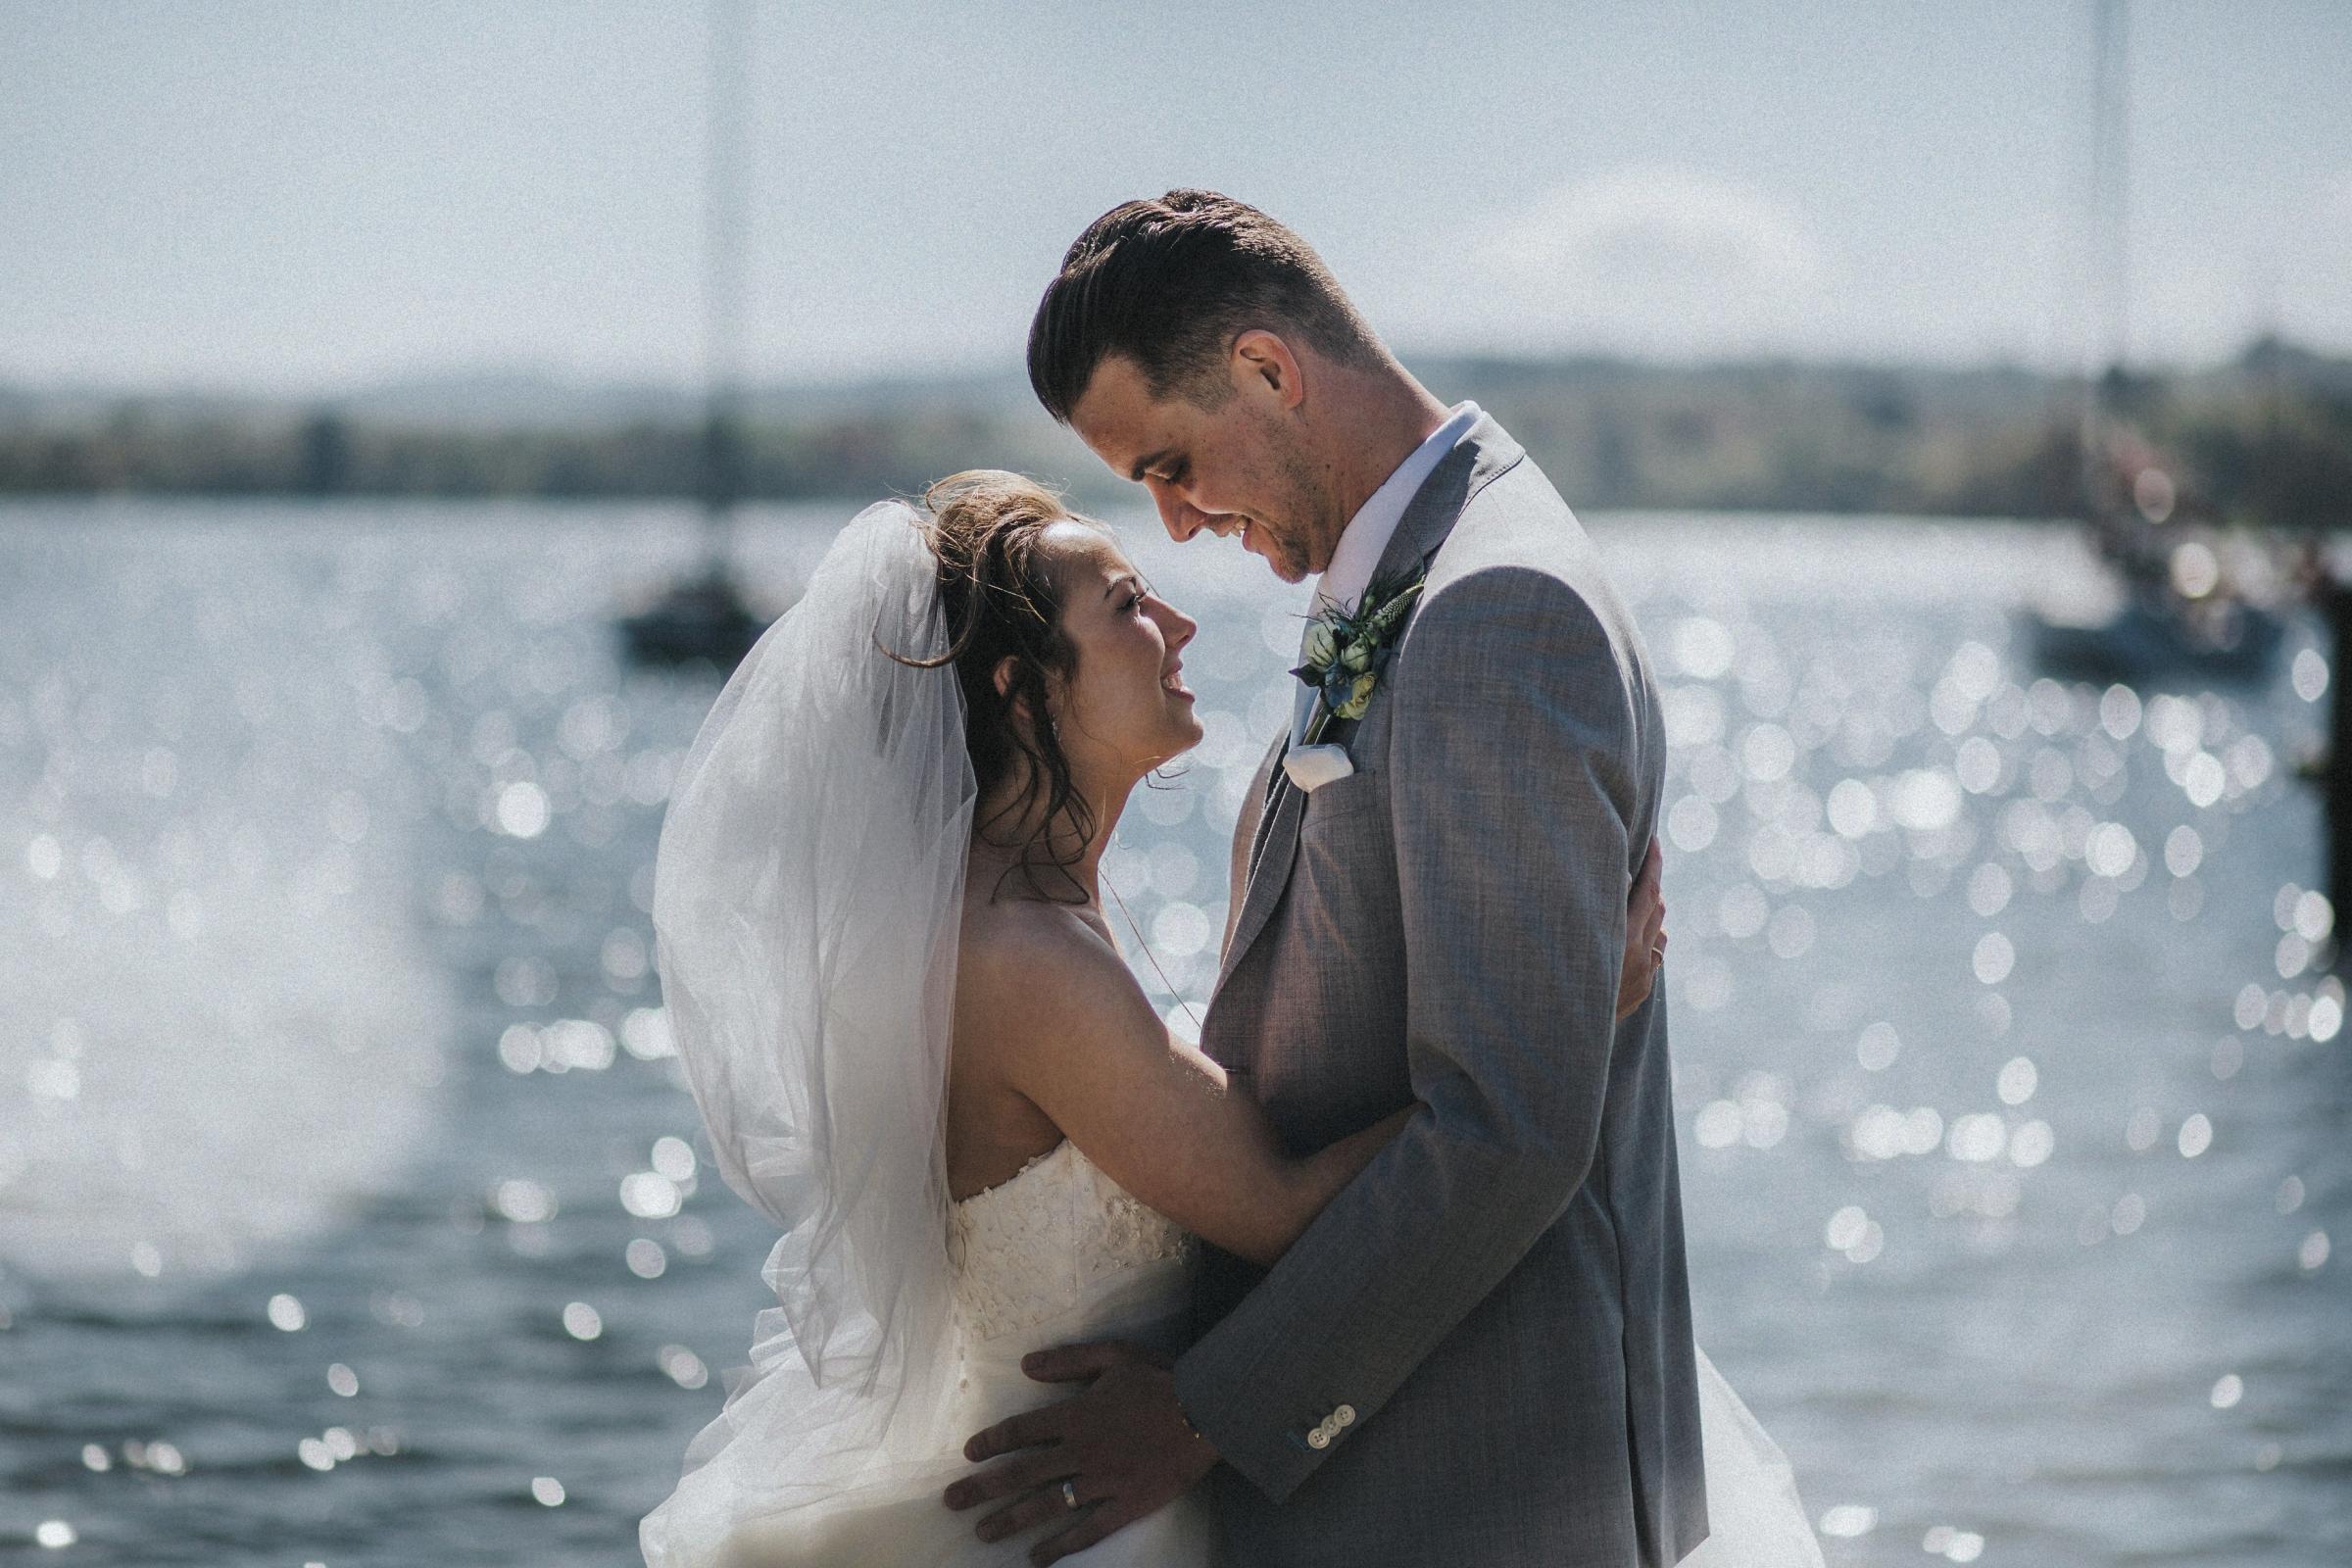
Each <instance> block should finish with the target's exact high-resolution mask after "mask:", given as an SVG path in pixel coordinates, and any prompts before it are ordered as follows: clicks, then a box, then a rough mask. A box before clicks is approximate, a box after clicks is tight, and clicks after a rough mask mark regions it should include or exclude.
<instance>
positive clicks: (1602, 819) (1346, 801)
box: [1176, 418, 1706, 1568]
mask: <svg viewBox="0 0 2352 1568" xmlns="http://www.w3.org/2000/svg"><path fill="white" fill-rule="evenodd" d="M1423 565H1426V567H1427V569H1428V586H1427V588H1426V589H1425V591H1424V592H1423V594H1422V596H1421V599H1420V601H1419V602H1418V604H1417V605H1416V607H1415V609H1414V611H1413V613H1412V618H1411V620H1410V621H1409V622H1408V624H1407V627H1406V630H1405V632H1404V635H1403V639H1402V641H1401V642H1400V643H1399V645H1398V647H1397V655H1396V659H1395V661H1394V662H1393V663H1392V664H1391V665H1390V667H1389V670H1388V673H1387V675H1386V677H1385V678H1384V680H1383V683H1382V685H1381V688H1380V690H1379V692H1378V693H1377V694H1376V695H1375V696H1374V698H1373V699H1372V703H1371V707H1370V709H1369V710H1368V711H1366V712H1365V714H1364V716H1363V717H1362V718H1361V719H1360V720H1358V721H1356V722H1355V723H1353V724H1339V725H1335V726H1333V728H1332V730H1331V731H1330V732H1329V733H1328V734H1327V736H1326V737H1325V738H1326V739H1335V738H1336V739H1338V740H1340V741H1342V742H1343V743H1345V744H1346V745H1347V747H1348V752H1349V754H1350V756H1351V757H1352V758H1353V760H1354V762H1355V768H1356V771H1355V773H1354V774H1353V775H1352V776H1351V777H1348V778H1345V779H1342V780H1340V781H1338V782H1336V783H1333V784H1327V785H1325V786H1324V787H1322V788H1321V789H1318V790H1316V791H1314V792H1313V793H1312V794H1311V795H1310V794H1304V793H1302V792H1300V791H1299V790H1298V789H1297V788H1296V787H1294V786H1293V785H1292V784H1291V783H1290V782H1289V781H1288V779H1287V778H1286V777H1284V776H1283V775H1282V774H1281V772H1280V771H1279V767H1278V763H1279V760H1280V758H1281V754H1282V751H1283V748H1284V745H1285V744H1286V743H1287V740H1288V737H1287V736H1286V737H1283V738H1282V739H1280V740H1277V742H1276V743H1275V747H1274V749H1273V751H1272V752H1271V753H1269V755H1268V757H1267V759H1266V761H1265V764H1264V766H1263V767H1262V768H1261V769H1260V772H1259V783H1258V788H1257V789H1256V790H1254V791H1253V792H1252V795H1251V802H1252V804H1251V806H1250V808H1249V809H1245V811H1244V813H1243V818H1242V821H1241V824H1240V826H1239V828H1238V830H1237V832H1236V834H1235V852H1234V887H1235V889H1236V890H1237V896H1236V899H1235V903H1234V909H1235V913H1234V915H1233V918H1232V923H1231V925H1230V927H1229V929H1228V931H1227V935H1226V945H1225V953H1224V960H1223V964H1222V967H1221V969H1220V972H1219V975H1218V979H1217V989H1216V992H1215V995H1214V998H1213V1000H1212V1001H1211V1003H1210V1005H1209V1010H1208V1014H1207V1017H1206V1019H1205V1021H1204V1024H1203V1028H1202V1036H1201V1045H1202V1047H1203V1049H1204V1050H1205V1051H1206V1052H1207V1053H1208V1054H1210V1055H1211V1056H1212V1057H1214V1058H1215V1059H1216V1060H1218V1061H1219V1062H1221V1063H1223V1064H1224V1065H1226V1066H1227V1067H1228V1068H1229V1069H1231V1070H1232V1071H1233V1073H1234V1074H1235V1079H1234V1082H1235V1085H1236V1088H1237V1089H1238V1090H1241V1091H1245V1092H1249V1093H1251V1094H1253V1095H1254V1096H1255V1097H1256V1099H1257V1100H1258V1101H1259V1103H1262V1104H1263V1105H1264V1107H1265V1108H1266V1111H1267V1112H1268V1114H1269V1115H1270V1116H1271V1117H1272V1119H1273V1122H1274V1124H1275V1126H1276V1128H1277V1129H1278V1130H1279V1132H1280V1134H1281V1136H1282V1138H1283V1139H1284V1141H1285V1143H1286V1144H1287V1145H1288V1146H1289V1147H1290V1148H1291V1149H1293V1150H1294V1151H1306V1150H1311V1149H1315V1148H1319V1147H1321V1146H1322V1145H1324V1144H1327V1143H1329V1142H1331V1141H1332V1140H1334V1139H1336V1138H1339V1137H1341V1136H1342V1135H1344V1134H1346V1133H1348V1132H1350V1131H1352V1130H1354V1129H1356V1128H1359V1127H1363V1126H1366V1125H1368V1124H1369V1123H1371V1122H1373V1121H1376V1120H1378V1119H1379V1118H1380V1117H1382V1116H1384V1115H1386V1114H1388V1113H1389V1112H1391V1111H1393V1110H1396V1109H1397V1108H1398V1107H1400V1106H1403V1105H1407V1104H1410V1103H1414V1102H1415V1101H1418V1102H1419V1103H1420V1104H1421V1108H1420V1109H1419V1110H1418V1111H1417V1112H1416V1113H1415V1114H1414V1115H1413V1117H1412V1118H1411V1120H1410V1122H1409V1123H1408V1125H1407V1126H1406V1127H1405V1129H1404V1131H1403V1132H1402V1133H1400V1134H1399V1135H1398V1136H1397V1138H1396V1140H1395V1141H1394V1142H1393V1143H1391V1144H1390V1145H1389V1146H1388V1148H1387V1149H1386V1150H1384V1151H1383V1152H1382V1153H1381V1154H1380V1155H1379V1156H1378V1157H1377V1158H1376V1159H1375V1160H1374V1161H1373V1162H1372V1164H1371V1165H1370V1167H1369V1168H1367V1169H1366V1170H1365V1171H1364V1172H1363V1174H1362V1175H1361V1176H1359V1177H1358V1178H1357V1179H1356V1180H1355V1182H1354V1183H1353V1184H1352V1185H1350V1186H1349V1187H1348V1189H1347V1191H1346V1192H1344V1193H1342V1194H1341V1195H1340V1196H1339V1197H1338V1198H1337V1199H1336V1200H1334V1201H1333V1202H1332V1203H1331V1205H1330V1206H1329V1207H1328V1208H1326V1209H1325V1210H1324V1211H1323V1213H1322V1215H1321V1216H1320V1217H1319V1218H1318V1219H1317V1220H1316V1221H1315V1222H1314V1224H1313V1225H1312V1226H1311V1227H1309V1229H1308V1230H1307V1231H1306V1233H1305V1234H1304V1235H1303V1236H1301V1237H1300V1238H1299V1241H1298V1242H1297V1243H1296V1244H1295V1245H1294V1246H1293V1247H1292V1248H1291V1250H1289V1252H1287V1253H1286V1254H1285V1255H1284V1256H1283V1257H1282V1259H1281V1260H1280V1261H1279V1262H1278V1263H1277V1264H1276V1265H1275V1267H1274V1268H1273V1269H1272V1270H1271V1271H1270V1272H1267V1271H1261V1270H1258V1269H1255V1268H1252V1267H1250V1265H1249V1264H1247V1263H1244V1262H1243V1261H1241V1260H1240V1259H1237V1258H1234V1257H1231V1256H1229V1255H1226V1254H1223V1253H1218V1252H1214V1251H1212V1252H1211V1253H1210V1254H1209V1255H1208V1257H1207V1259H1206V1260H1205V1262H1204V1264H1203V1267H1202V1268H1201V1273H1200V1276H1199V1283H1198V1285H1197V1287H1196V1302H1195V1305H1196V1319H1197V1322H1196V1328H1197V1330H1198V1331H1199V1337H1198V1339H1197V1341H1196V1343H1195V1344H1194V1346H1193V1348H1191V1349H1190V1350H1188V1351H1187V1352H1186V1353H1185V1355H1184V1356H1183V1357H1182V1358H1181V1359H1180V1360H1179V1361H1178V1363H1177V1369H1176V1378H1177V1390H1178V1394H1179V1396H1180V1397H1181V1398H1182V1399H1183V1402H1184V1406H1185V1409H1186V1411H1187V1412H1188V1413H1189V1414H1190V1415H1191V1417H1192V1419H1193V1420H1194V1422H1195V1423H1196V1424H1197V1425H1198V1426H1199V1427H1200V1428H1201V1431H1202V1432H1203V1433H1205V1434H1206V1435H1207V1436H1208V1437H1209V1439H1210V1440H1211V1441H1213V1442H1214V1443H1215V1444H1216V1446H1217V1447H1218V1450H1219V1451H1220V1452H1221V1453H1222V1454H1223V1455H1224V1457H1225V1461H1226V1463H1225V1464H1224V1465H1221V1466H1219V1467H1218V1469H1217V1470H1216V1472H1215V1473H1214V1480H1213V1482H1212V1485H1213V1486H1214V1487H1215V1488H1216V1506H1217V1512H1218V1516H1219V1521H1220V1526H1221V1529H1222V1531H1223V1534H1224V1538H1225V1546H1226V1556H1227V1559H1228V1560H1229V1561H1231V1562H1232V1563H1234V1564H1236V1565H1241V1568H1290V1565H1299V1568H1304V1565H1312V1564H1331V1565H1334V1568H1382V1565H1387V1564H1399V1565H1403V1564H1417V1563H1432V1564H1438V1563H1443V1564H1448V1565H1452V1564H1465V1565H1479V1564H1521V1563H1525V1564H1543V1565H1545V1568H1565V1565H1592V1568H1633V1565H1635V1564H1642V1565H1645V1568H1663V1565H1666V1564H1670V1563H1672V1562H1674V1561H1676V1560H1677V1559H1678V1558H1680V1557H1681V1556H1683V1555H1684V1554H1685V1553H1686V1552H1688V1551H1690V1550H1691V1548H1692V1547H1693V1546H1695V1545H1696V1544H1698V1543H1699V1542H1700V1541H1701V1540H1703V1539H1704V1538H1705V1535H1706V1494H1705V1483H1704V1478H1703V1475H1702V1473H1701V1468H1700V1462H1699V1432H1698V1407H1697V1391H1696V1383H1695V1375H1694V1370H1693V1352H1692V1348H1691V1314H1690V1299H1689V1290H1688V1283H1687V1279H1686V1275H1685V1272H1684V1262H1683V1227H1682V1208H1681V1197H1680V1191H1679V1186H1678V1183H1677V1179H1676V1174H1675V1146H1674V1117H1673V1107H1672V1099H1671V1089H1670V1085H1669V1081H1668V1079H1669V1073H1668V1062H1667V1053H1666V1005H1665V1002H1664V999H1663V996H1662V995H1660V996H1653V997H1652V999H1651V1000H1650V1001H1649V1002H1648V1003H1647V1004H1645V1005H1643V1006H1642V1009H1641V1010H1640V1011H1638V1012H1636V1013H1634V1014H1633V1015H1632V1016H1631V1017H1630V1018H1628V1019H1627V1020H1626V1021H1625V1022H1624V1023H1623V1024H1618V1023H1616V1022H1615V1021H1614V1019H1615V1011H1616V1005H1615V1004H1616V992H1617V981H1618V967H1619V961H1620V957H1621V954H1622V950H1623V946H1624V929H1625V909H1626V894H1627V889H1628V886H1629V878H1630V877H1631V875H1632V874H1633V872H1634V871H1635V870H1636V869H1638V867H1639V865H1640V861H1641V858H1642V855H1643V853H1645V851H1646V850H1647V847H1648V843H1649V839H1650V835H1651V833H1652V830H1653V827H1654V825H1655V823H1656V821H1657V817H1658V809H1659V806H1658V797H1659V792H1660V788H1661V781H1662V774H1663V767H1664V761H1665V741H1664V736H1663V732H1662V729H1661V726H1660V722H1659V715H1658V703H1657V693H1656V689H1655V687H1654V686H1653V685H1652V684H1651V681H1650V678H1649V671H1648V661H1647V655H1646V654H1645V652H1644V651H1643V649H1642V642H1641V639H1640V638H1639V636H1637V635H1636V632H1635V629H1634V625H1633V622H1632V620H1631V618H1630V617H1629V616H1628V615H1627V613H1626V612H1625V610H1624V607H1623V606H1621V605H1620V604H1619V603H1618V600H1617V597H1616V595H1615V593H1614V592H1613V591H1612V590H1611V588H1610V587H1609V584H1608V581H1607V579H1606V577H1605V576H1604V575H1603V573H1602V571H1601V567H1600V563H1599V561H1598V559H1597V557H1596V555H1595V553H1594V551H1593V545H1592V542H1591V541H1590V540H1589V539H1588V538H1587V537H1586V535H1585V532H1584V530H1583V528H1582V527H1581V526H1579V524H1578V523H1577V520H1576V518H1575V517H1574V516H1573V515H1571V514H1570V513H1569V510H1568V508H1567V506H1566V504H1565V503H1563V502H1562V501H1561V500H1560V497H1559V495H1558V493H1557V492H1556V491H1554V490H1553V489H1552V487H1551V483H1550V481H1549V480H1547V479H1546V478H1544V474H1543V471H1542V470H1541V469H1540V468H1538V467H1537V466H1536V465H1535V464H1534V463H1533V462H1531V461H1529V459H1528V458H1527V455H1526V454H1525V453H1524V452H1522V451H1521V450H1520V449H1519V447H1518V445H1517V444H1516V443H1514V442H1513V441H1512V440H1511V438H1510V437H1509V436H1508V435H1506V434H1504V433H1503V430H1502V428H1501V426H1499V425H1498V424H1496V423H1495V421H1494V420H1493V419H1492V418H1482V419H1481V420H1480V421H1479V422H1478V424H1477V425H1476V426H1475V427H1474V428H1473V429H1472V431H1471V433H1470V434H1469V435H1468V436H1467V437H1466V438H1465V439H1464V440H1463V441H1462V443H1461V444H1460V445H1459V446H1457V447H1456V448H1455V449H1454V450H1453V452H1452V453H1451V454H1450V455H1448V456H1447V457H1446V460H1445V461H1444V462H1442V463H1440V464H1439V466H1438V467H1437V469H1436V470H1435V471H1434V472H1433V473H1432V474H1431V475H1430V477H1429V479H1428V481H1427V482H1426V483H1425V484H1424V485H1423V486H1422V488H1421V490H1420V492H1419V493H1418V495H1417V496H1416V497H1415V498H1414V500H1413V502H1412V504H1411V506H1410V507H1409V508H1408V509H1407V511H1406V512H1405V515H1404V517H1403V519H1402V521H1401V522H1400V523H1399V524H1398V525H1397V532H1396V535H1395V537H1394V538H1393V539H1392V540H1391V542H1390V545H1389V548H1388V551H1387V553H1386V555H1385V557H1384V558H1383V560H1382V563H1381V571H1382V573H1383V574H1384V575H1386V574H1392V573H1396V572H1398V571H1404V572H1410V571H1412V570H1415V569H1417V568H1419V567H1421V566H1423ZM1243 889H1247V891H1246V892H1242V891H1241V890H1243Z"/></svg>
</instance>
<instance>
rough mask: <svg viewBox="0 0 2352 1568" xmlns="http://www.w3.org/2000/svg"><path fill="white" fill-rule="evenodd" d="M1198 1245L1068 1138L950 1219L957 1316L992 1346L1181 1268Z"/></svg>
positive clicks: (959, 1207)
mask: <svg viewBox="0 0 2352 1568" xmlns="http://www.w3.org/2000/svg"><path fill="white" fill-rule="evenodd" d="M1190 1247H1191V1238H1190V1237H1188V1236H1187V1235H1186V1234H1185V1233H1184V1231H1182V1230H1181V1229H1179V1228H1178V1227H1177V1226H1176V1225H1175V1224H1174V1223H1173V1222H1171V1221H1169V1220H1167V1219H1164V1218H1162V1217H1161V1216H1160V1215H1159V1214H1157V1213H1156V1212H1154V1211H1153V1210H1152V1209H1149V1208H1146V1207H1145V1206H1144V1205H1143V1203H1141V1202H1140V1201H1137V1200H1136V1199H1135V1198H1133V1197H1132V1196H1130V1195H1129V1194H1128V1192H1127V1191H1126V1189H1124V1188H1122V1187H1120V1186H1119V1185H1118V1183H1116V1182H1114V1181H1112V1180H1111V1179H1110V1178H1109V1177H1108V1176H1105V1175H1103V1172H1102V1171H1101V1170H1100V1169H1099V1168H1098V1167H1097V1166H1096V1165H1095V1163H1094V1161H1092V1160H1090V1159H1088V1158H1087V1157H1086V1156H1085V1155H1084V1154H1082V1153H1080V1152H1078V1148H1077V1146H1076V1145H1074V1144H1072V1143H1070V1142H1068V1141H1067V1140H1066V1139H1065V1140H1064V1141H1063V1142H1061V1143H1059V1144H1056V1145H1054V1148H1053V1149H1052V1150H1051V1151H1049V1152H1046V1153H1043V1154H1040V1155H1038V1156H1037V1158H1035V1159H1033V1160H1031V1161H1030V1162H1029V1163H1028V1164H1026V1165H1024V1166H1022V1167H1021V1170H1020V1173H1019V1174H1018V1175H1015V1176H1014V1177H1012V1178H1011V1179H1010V1180H1008V1181H1005V1182H1000V1183H999V1184H998V1185H996V1186H994V1187H991V1188H989V1189H988V1190H987V1191H985V1192H980V1193H974V1194H973V1195H972V1196H971V1197H969V1198H967V1199H965V1200H964V1201H962V1202H960V1203H957V1204H956V1205H955V1206H954V1207H953V1208H952V1209H951V1210H950V1211H949V1219H948V1255H949V1257H950V1258H951V1259H952V1260H953V1261H954V1263H955V1266H956V1311H957V1313H958V1314H959V1315H960V1316H961V1317H962V1319H963V1323H964V1327H965V1329H966V1331H967V1332H968V1333H970V1334H971V1335H972V1336H973V1337H974V1338H975V1339H978V1340H983V1341H986V1340H994V1339H1000V1338H1002V1337H1004V1336H1005V1335H1007V1334H1013V1333H1017V1332H1019V1331H1020V1330H1022V1329H1026V1328H1033V1327H1035V1326H1036V1325H1038V1324H1040V1323H1043V1322H1045V1321H1047V1320H1048V1319H1050V1318H1053V1317H1054V1316H1056V1315H1058V1314H1060V1313H1063V1312H1065V1311H1067V1310H1068V1309H1070V1308H1071V1307H1072V1306H1074V1305H1076V1304H1077V1303H1079V1302H1080V1301H1082V1300H1085V1299H1088V1298H1090V1297H1093V1296H1096V1295H1099V1294H1100V1292H1101V1288H1102V1286H1103V1282H1104V1281H1105V1279H1106V1277H1107V1276H1109V1275H1112V1274H1115V1273H1120V1272H1123V1271H1128V1270H1135V1269H1142V1268H1149V1267H1152V1266H1154V1265H1159V1266H1168V1265H1175V1266H1179V1267H1180V1266H1181V1265H1182V1264H1183V1262H1184V1261H1185V1259H1186V1258H1187V1257H1188V1255H1189V1249H1190Z"/></svg>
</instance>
